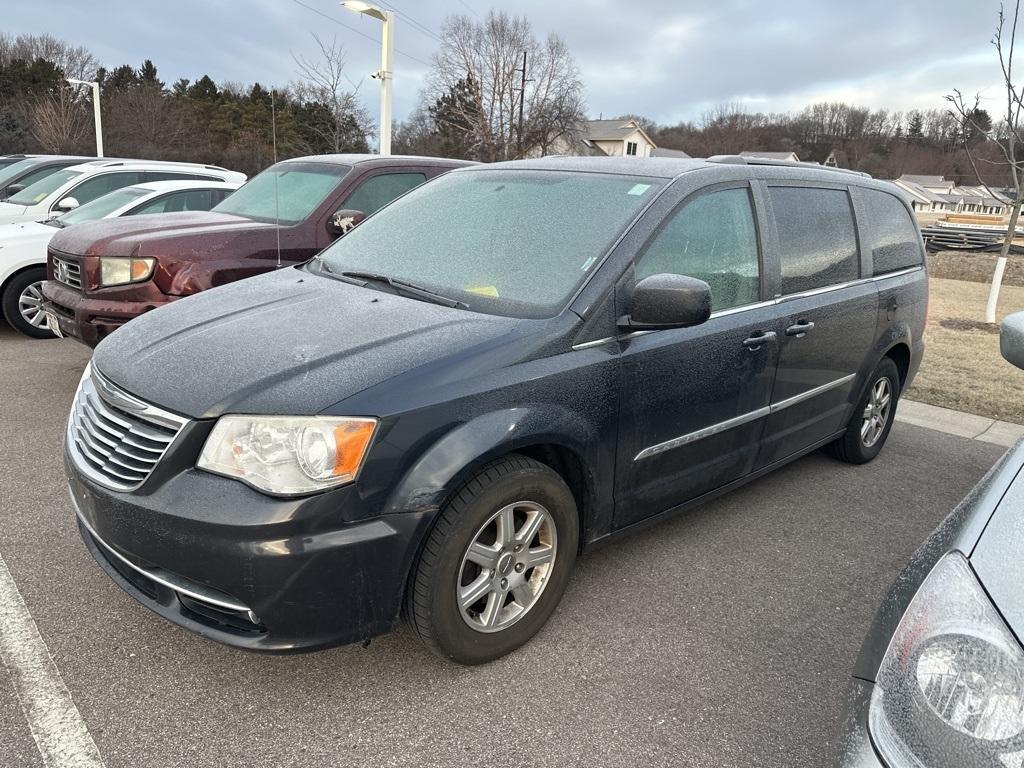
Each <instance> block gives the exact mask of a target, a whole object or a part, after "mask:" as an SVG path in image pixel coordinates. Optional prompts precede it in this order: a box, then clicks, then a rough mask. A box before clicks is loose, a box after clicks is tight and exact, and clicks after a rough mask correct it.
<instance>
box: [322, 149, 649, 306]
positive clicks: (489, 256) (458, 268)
mask: <svg viewBox="0 0 1024 768" xmlns="http://www.w3.org/2000/svg"><path fill="white" fill-rule="evenodd" d="M665 183H666V182H665V181H664V180H661V179H650V178H644V177H635V176H618V175H611V174H601V173H572V172H562V171H529V170H505V169H493V170H479V171H477V170H474V171H466V172H460V171H455V172H452V173H449V174H446V175H444V176H442V177H440V178H438V179H436V180H434V181H431V182H429V183H427V184H424V185H423V186H421V187H418V188H417V189H415V190H413V191H412V192H410V193H408V194H406V195H405V196H404V197H402V198H399V199H398V200H397V201H395V202H394V203H392V204H391V205H389V206H387V207H385V208H383V209H382V210H381V211H380V212H379V213H376V214H374V215H373V216H371V217H370V218H369V219H367V220H366V221H365V222H363V223H362V224H360V225H359V226H358V227H356V228H355V229H353V230H352V231H351V232H350V233H348V234H347V235H345V236H344V237H342V238H340V239H339V240H337V241H336V242H335V243H334V244H332V245H331V246H329V247H328V248H327V249H326V250H325V251H323V253H321V255H320V261H321V262H322V264H323V265H324V267H325V268H326V270H327V271H329V272H331V273H335V274H341V273H342V272H360V271H366V272H374V273H377V274H380V275H386V276H388V277H391V278H393V279H396V280H405V281H409V282H412V283H415V284H417V285H419V286H424V287H426V288H429V289H430V290H431V291H436V292H437V293H439V294H442V295H444V296H446V297H450V298H452V299H455V300H458V301H460V302H462V303H464V304H465V305H468V307H469V309H471V310H473V311H477V312H486V313H488V314H497V315H505V316H509V317H534V318H538V317H551V316H553V315H555V314H557V312H558V311H559V310H560V309H561V308H562V307H563V306H564V305H565V303H566V302H567V301H568V299H569V298H570V297H571V296H572V294H573V293H574V292H575V291H576V289H577V288H578V287H579V285H580V284H581V283H582V282H583V280H584V279H586V277H587V275H589V274H590V271H591V270H592V269H593V268H594V267H595V265H597V264H599V263H600V261H601V259H602V258H603V257H604V255H605V254H606V253H607V252H608V249H609V248H610V247H611V245H612V243H613V242H614V241H615V239H616V237H617V236H618V235H619V233H621V232H622V231H623V230H624V229H625V228H626V226H627V225H628V224H629V223H630V222H632V221H633V219H634V218H636V216H637V215H638V214H639V212H640V211H641V209H642V208H643V207H644V206H645V205H646V204H647V203H648V202H650V200H651V199H653V197H654V195H655V194H656V193H657V192H658V190H659V189H660V188H661V187H662V186H663V185H664V184H665Z"/></svg>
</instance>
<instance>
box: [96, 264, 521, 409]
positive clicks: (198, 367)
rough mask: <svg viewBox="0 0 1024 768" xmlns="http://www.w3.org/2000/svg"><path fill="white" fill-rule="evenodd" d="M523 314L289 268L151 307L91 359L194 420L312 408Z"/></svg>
mask: <svg viewBox="0 0 1024 768" xmlns="http://www.w3.org/2000/svg"><path fill="white" fill-rule="evenodd" d="M518 323H519V321H517V320H514V319H510V318H502V317H495V316H492V315H483V314H478V313H472V312H468V311H465V310H459V309H449V308H447V307H442V306H439V305H436V304H429V303H426V302H422V301H417V300H414V299H408V298H404V297H400V296H395V295H392V294H389V293H384V292H382V291H377V290H373V289H371V288H363V287H359V286H357V285H352V284H349V283H345V282H342V281H340V280H334V279H331V278H327V277H322V276H319V275H315V274H312V273H310V272H308V271H306V270H303V269H299V268H294V267H288V268H285V269H282V270H279V271H277V272H271V273H268V274H266V275H261V276H259V277H254V278H250V279H248V280H242V281H240V282H237V283H232V284H230V285H225V286H222V287H220V288H214V289H211V290H208V291H203V292H202V293H198V294H196V295H194V296H190V297H187V298H184V299H181V300H179V301H176V302H174V303H172V304H169V305H167V306H165V307H163V308H161V309H158V310H154V311H152V312H148V313H146V314H144V315H142V316H140V317H138V318H136V319H134V320H132V321H131V322H130V323H127V324H126V325H125V326H123V327H122V328H120V329H118V330H117V331H115V332H114V333H112V334H111V335H110V336H108V337H107V338H106V339H104V340H103V342H101V343H100V345H99V346H98V347H97V348H96V351H95V353H94V356H93V364H94V365H95V366H96V368H97V369H98V370H99V371H100V372H101V373H102V374H103V375H104V376H106V377H107V378H109V379H111V380H112V381H113V382H114V383H115V384H118V385H119V386H121V387H122V388H124V389H125V390H126V391H128V392H130V393H132V394H134V395H136V396H138V397H140V398H142V399H144V400H147V401H149V402H151V403H153V404H155V405H159V406H161V407H163V408H166V409H169V410H172V411H176V412H177V413H180V414H183V415H185V416H189V417H192V418H209V417H215V416H219V415H221V414H223V413H280V414H297V415H306V414H315V413H318V412H320V411H322V410H324V409H325V408H327V407H329V406H331V405H333V404H335V403H337V402H339V401H341V400H343V399H345V398H347V397H349V396H351V395H354V394H356V393H357V392H361V391H362V390H364V389H367V388H369V387H372V386H374V385H375V384H378V383H380V382H383V381H385V380H387V379H389V378H391V377H393V376H396V375H399V374H402V373H405V372H408V371H410V370H412V369H415V368H416V367H418V366H420V365H423V364H425V363H428V362H431V361H434V360H437V359H438V358H439V357H442V356H444V355H449V354H454V353H457V352H458V351H460V350H465V349H467V348H469V347H472V346H475V345H478V344H485V343H488V342H493V340H494V339H495V338H497V337H498V336H501V335H504V334H507V333H509V332H510V331H511V330H512V329H513V328H515V327H516V325H517V324H518ZM363 415H367V416H373V415H376V414H363Z"/></svg>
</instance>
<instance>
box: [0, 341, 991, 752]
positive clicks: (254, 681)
mask: <svg viewBox="0 0 1024 768" xmlns="http://www.w3.org/2000/svg"><path fill="white" fill-rule="evenodd" d="M87 359H88V350H86V349H85V348H84V347H80V346H79V345H77V344H75V343H73V342H70V341H30V340H28V339H24V338H22V337H20V336H17V335H16V334H14V333H13V332H12V331H11V330H10V329H9V328H7V327H6V326H0V398H2V403H3V406H2V419H0V499H2V525H0V556H2V561H3V562H5V563H6V566H7V568H8V569H9V571H10V573H11V574H12V576H13V578H14V581H15V582H16V584H17V588H18V591H19V592H20V594H21V597H22V599H23V600H24V603H25V605H26V606H27V607H28V610H29V611H30V612H31V615H32V617H33V618H34V620H35V623H36V625H37V626H38V630H39V634H40V636H41V637H42V639H43V640H44V641H45V643H46V645H47V646H48V648H49V651H50V653H51V655H52V658H53V662H54V664H55V665H56V668H57V669H58V670H59V673H60V676H61V677H62V678H63V682H64V684H65V685H66V686H67V689H68V691H70V694H71V696H72V698H73V700H74V703H75V705H77V709H78V711H79V712H80V713H81V718H82V719H83V720H84V723H85V724H86V726H87V727H88V730H89V733H90V734H91V736H92V739H93V740H94V741H95V744H96V746H97V747H98V749H99V752H100V754H101V755H102V759H103V761H104V763H105V765H107V766H109V767H110V768H114V767H115V766H117V767H123V768H129V767H130V768H142V767H144V766H147V767H148V766H161V767H163V766H207V765H217V766H221V767H222V768H228V767H229V766H232V767H233V766H242V765H246V766H253V765H258V766H264V765H265V766H292V765H295V766H299V765H302V766H321V765H325V766H326V765H332V766H334V765H359V766H392V765H393V766H434V765H438V766H441V765H460V766H510V767H511V766H575V765H586V766H638V765H643V766H662V765H665V766H667V765H673V766H753V765H757V766H824V765H829V764H830V754H831V749H832V743H833V740H834V737H835V732H836V728H837V723H838V721H839V718H840V713H841V710H842V702H843V696H844V690H845V686H846V681H847V679H848V676H849V670H850V667H851V665H852V663H853V660H854V658H855V656H856V653H857V650H858V648H859V645H860V642H861V639H862V637H863V634H864V632H865V630H866V628H867V625H868V622H869V621H870V619H871V616H872V614H873V613H874V610H875V607H876V606H877V604H878V603H879V601H880V599H881V597H882V596H883V594H884V592H885V589H886V588H887V586H888V584H889V583H890V582H891V581H892V579H893V578H894V576H895V575H896V574H897V572H898V571H899V569H900V568H901V567H902V566H903V564H904V563H905V562H906V561H907V559H908V558H909V556H910V554H911V552H912V551H913V550H914V548H915V547H916V546H917V544H918V543H919V542H920V541H921V540H922V539H923V538H924V537H925V536H926V535H927V533H928V532H929V531H930V530H931V529H932V528H933V527H934V526H935V525H936V524H937V523H938V522H939V521H940V520H941V519H942V518H943V517H944V516H945V514H946V513H947V512H948V511H949V510H950V509H951V508H952V507H953V506H954V505H955V504H956V503H957V502H958V500H959V499H960V498H961V497H962V496H963V495H964V494H965V493H966V492H967V490H968V489H969V488H970V487H971V486H972V485H973V484H974V483H975V482H976V481H977V480H978V479H979V478H980V477H981V476H982V475H983V474H984V472H985V471H986V470H987V469H988V467H989V466H991V464H992V463H993V462H994V461H995V460H996V458H997V457H998V456H999V455H1000V454H1001V452H1002V449H1001V448H999V447H998V446H994V445H989V444H985V443H982V442H977V441H972V440H968V439H965V438H959V437H954V436H951V435H947V434H942V433H939V432H934V431H931V430H929V429H924V428H921V427H914V426H909V425H906V424H897V425H896V426H895V427H894V430H893V433H892V436H891V437H890V441H889V444H888V445H887V446H886V448H885V450H884V452H883V453H882V455H881V457H880V458H879V460H877V461H876V462H874V463H873V464H870V465H867V466H863V467H851V466H846V465H843V464H839V463H837V462H834V461H832V460H830V459H829V458H827V457H825V456H823V455H820V454H815V455H812V456H809V457H807V458H804V459H802V460H800V461H799V462H797V463H795V464H792V465H790V466H789V467H787V468H786V469H784V470H781V471H779V472H776V473H775V474H773V475H770V476H768V477H766V478H764V479H762V480H759V481H757V482H755V483H753V484H751V485H748V486H746V487H745V488H743V489H741V490H739V491H736V492H734V493H732V494H730V495H728V496H725V497H723V498H721V499H719V500H717V501H715V502H713V503H711V504H709V505H707V506H705V507H703V508H701V509H699V510H696V511H694V512H691V513H688V514H686V515H683V516H681V517H678V518H676V519H674V520H672V521H669V522H667V523H665V524H662V525H660V526H657V527H655V528H652V529H649V530H648V531H646V532H644V533H642V534H638V535H635V536H633V537H631V538H628V539H624V540H621V541H619V542H618V543H615V544H613V545H611V546H608V547H605V548H603V549H601V550H599V551H597V552H595V553H593V554H590V555H588V556H586V557H584V558H583V559H582V560H581V562H580V563H579V565H578V568H577V572H576V575H575V577H574V579H573V581H572V583H571V585H570V588H569V591H568V593H567V594H566V596H565V599H564V601H563V603H562V607H561V608H560V610H559V611H558V612H557V613H556V614H555V616H554V617H553V619H552V621H551V622H550V623H549V625H548V626H547V627H546V628H545V629H544V630H543V631H542V632H541V634H540V635H539V636H538V637H537V638H535V639H534V640H533V641H532V642H531V643H530V644H529V645H528V646H526V647H525V648H524V649H522V650H520V651H519V652H517V653H514V654H512V655H511V656H509V657H506V658H505V659H502V660H500V661H498V662H495V663H493V664H490V665H487V666H483V667H477V668H472V669H467V668H460V667H455V666H452V665H448V664H445V663H443V662H441V661H440V660H438V659H436V658H435V657H433V656H432V655H430V654H429V653H428V652H427V651H425V650H424V649H423V648H421V646H420V645H419V644H418V643H417V642H416V641H415V640H414V639H413V637H412V636H411V634H410V633H409V632H408V631H406V630H401V631H398V632H395V633H393V634H391V635H388V636H385V637H382V638H378V639H377V640H374V641H373V643H372V644H371V645H370V646H369V647H368V648H362V647H358V646H357V647H348V648H339V649H335V650H330V651H324V652H320V653H315V654H309V655H301V656H284V657H271V656H257V655H251V654H246V653H243V652H240V651H236V650H232V649H228V648H224V647H221V646H219V645H215V644H213V643H212V642H210V641H207V640H204V639H202V638H199V637H195V636H192V635H190V634H188V633H186V632H185V631H183V630H181V629H179V628H177V627H175V626H172V625H170V624H168V623H166V622H164V621H163V620H161V619H159V618H158V617H156V616H155V615H153V614H151V613H150V612H149V611H147V610H146V609H145V608H143V607H142V606H140V605H138V604H137V603H135V602H134V601H133V600H132V599H130V598H129V597H127V596H126V595H125V594H124V593H122V592H121V590H120V589H119V588H118V587H117V586H115V585H114V583H113V582H112V581H110V579H109V578H107V576H106V575H105V574H103V573H102V572H101V571H100V569H99V568H98V567H97V566H96V565H95V563H94V562H93V561H92V559H91V557H90V556H89V555H88V554H87V552H86V550H85V548H84V547H83V545H82V543H81V541H80V540H79V537H78V532H77V529H76V526H75V524H74V515H73V513H72V511H71V508H70V504H69V502H68V499H67V492H66V490H65V486H64V480H63V475H62V469H61V441H62V431H63V427H64V422H65V418H66V415H67V409H68V406H69V404H70V402H71V398H72V395H73V392H74V389H75V385H76V384H77V382H78V377H79V374H80V372H81V370H82V368H83V366H84V365H85V362H86V360H87ZM197 375H198V374H197ZM4 661H5V664H6V671H5V672H3V671H0V764H3V765H5V766H7V765H12V766H44V762H43V760H42V758H41V755H40V752H39V750H38V749H37V748H36V745H35V743H34V740H33V736H32V732H31V730H30V725H29V723H30V722H32V720H33V715H32V712H31V708H30V707H29V708H28V709H29V711H27V712H26V711H24V705H25V702H24V701H23V700H22V701H19V698H18V696H17V695H16V691H17V690H18V689H17V688H16V685H15V679H16V677H17V675H18V669H17V663H18V662H17V660H16V659H12V658H5V659H4Z"/></svg>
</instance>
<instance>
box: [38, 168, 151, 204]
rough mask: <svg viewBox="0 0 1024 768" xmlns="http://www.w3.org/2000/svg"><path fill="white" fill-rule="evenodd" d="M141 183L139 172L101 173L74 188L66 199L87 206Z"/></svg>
mask: <svg viewBox="0 0 1024 768" xmlns="http://www.w3.org/2000/svg"><path fill="white" fill-rule="evenodd" d="M140 181H142V174H141V173H140V172H138V171H118V172H116V173H101V174H98V175H96V176H92V177H90V178H88V179H86V180H85V181H83V182H82V183H81V184H79V185H78V186H77V187H74V188H72V189H71V191H70V192H68V193H67V194H66V195H64V197H73V198H75V199H76V200H77V201H78V204H79V205H85V204H86V203H89V202H92V201H93V200H95V199H96V198H97V197H102V196H103V195H105V194H107V193H108V192H113V191H114V190H115V189H121V187H130V186H132V185H133V184H138V183H139V182H140ZM58 202H59V201H58Z"/></svg>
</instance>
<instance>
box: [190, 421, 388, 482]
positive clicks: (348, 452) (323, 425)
mask: <svg viewBox="0 0 1024 768" xmlns="http://www.w3.org/2000/svg"><path fill="white" fill-rule="evenodd" d="M376 429H377V420H376V419H369V418H351V417H334V416H312V417H309V416H222V417H221V418H220V419H219V420H218V421H217V424H216V425H215V426H214V428H213V431H212V432H211V433H210V436H209V437H208V438H207V439H206V444H205V445H204V446H203V451H202V454H201V455H200V456H199V462H198V463H197V465H196V466H198V467H199V468H200V469H205V470H206V471H208V472H213V473H215V474H218V475H225V476H227V477H233V478H236V479H238V480H241V481H242V482H244V483H248V484H249V485H251V486H253V487H254V488H256V489H258V490H260V491H264V492H266V493H270V494H274V495H281V496H298V495H302V494H307V493H314V492H316V491H322V490H324V489H326V488H332V487H334V486H337V485H344V484H345V483H350V482H352V481H353V480H355V478H356V475H357V474H358V473H359V469H360V467H362V465H363V460H364V459H365V458H366V453H367V449H368V448H369V447H370V442H371V441H372V440H373V434H374V432H375V431H376Z"/></svg>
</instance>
